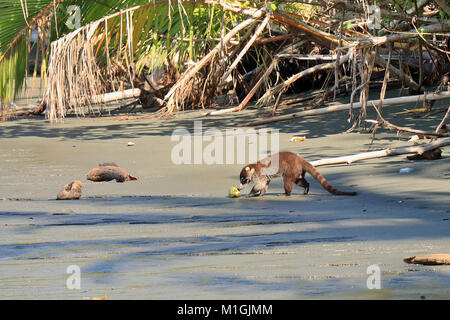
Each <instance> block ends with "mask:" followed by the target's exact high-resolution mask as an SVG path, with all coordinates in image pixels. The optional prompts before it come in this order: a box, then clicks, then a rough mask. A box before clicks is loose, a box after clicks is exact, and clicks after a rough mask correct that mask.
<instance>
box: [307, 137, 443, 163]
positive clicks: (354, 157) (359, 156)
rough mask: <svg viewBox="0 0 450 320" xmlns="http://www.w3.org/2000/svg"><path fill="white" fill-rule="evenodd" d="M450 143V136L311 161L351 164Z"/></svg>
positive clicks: (419, 151) (434, 147)
mask: <svg viewBox="0 0 450 320" xmlns="http://www.w3.org/2000/svg"><path fill="white" fill-rule="evenodd" d="M448 145H450V138H441V139H437V140H435V141H433V142H430V143H427V144H421V145H415V146H411V147H402V148H395V149H390V148H388V149H384V150H379V151H372V152H365V153H360V154H355V155H351V156H344V157H337V158H327V159H322V160H316V161H311V164H312V165H313V166H314V167H319V166H325V165H331V164H342V163H346V164H351V163H353V162H356V161H361V160H367V159H374V158H382V157H389V156H398V155H401V154H409V153H414V154H418V155H421V154H424V153H425V152H427V151H429V150H434V149H436V148H439V147H444V146H448Z"/></svg>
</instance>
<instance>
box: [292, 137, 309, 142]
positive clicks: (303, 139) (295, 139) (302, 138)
mask: <svg viewBox="0 0 450 320" xmlns="http://www.w3.org/2000/svg"><path fill="white" fill-rule="evenodd" d="M305 140H306V137H305V136H303V137H292V138H291V139H290V140H289V141H290V142H301V141H305Z"/></svg>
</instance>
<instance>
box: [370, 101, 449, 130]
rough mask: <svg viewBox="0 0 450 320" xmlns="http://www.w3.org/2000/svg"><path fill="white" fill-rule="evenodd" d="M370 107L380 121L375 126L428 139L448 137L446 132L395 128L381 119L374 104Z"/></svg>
mask: <svg viewBox="0 0 450 320" xmlns="http://www.w3.org/2000/svg"><path fill="white" fill-rule="evenodd" d="M372 106H373V108H374V109H375V111H376V113H377V114H378V117H379V118H380V120H378V122H377V126H384V127H387V128H389V129H391V130H397V131H403V132H410V133H416V134H420V135H423V136H426V137H429V136H431V137H450V132H446V131H444V130H437V131H434V132H431V131H423V130H417V129H411V128H408V127H400V126H397V125H395V124H392V123H390V122H389V121H387V120H385V119H384V118H383V116H382V115H381V113H380V111H378V108H377V107H376V106H375V105H374V104H372ZM449 110H450V108H449Z"/></svg>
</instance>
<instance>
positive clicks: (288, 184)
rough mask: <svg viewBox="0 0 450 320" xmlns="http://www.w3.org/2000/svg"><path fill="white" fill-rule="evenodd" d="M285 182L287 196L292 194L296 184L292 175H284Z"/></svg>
mask: <svg viewBox="0 0 450 320" xmlns="http://www.w3.org/2000/svg"><path fill="white" fill-rule="evenodd" d="M283 182H284V193H285V195H286V196H290V195H291V191H292V187H293V186H294V179H292V177H290V176H284V177H283Z"/></svg>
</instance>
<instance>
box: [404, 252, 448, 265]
mask: <svg viewBox="0 0 450 320" xmlns="http://www.w3.org/2000/svg"><path fill="white" fill-rule="evenodd" d="M403 261H404V262H406V263H414V264H423V265H440V264H450V254H446V253H444V254H430V255H427V256H421V257H416V256H412V257H407V258H405V259H403Z"/></svg>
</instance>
